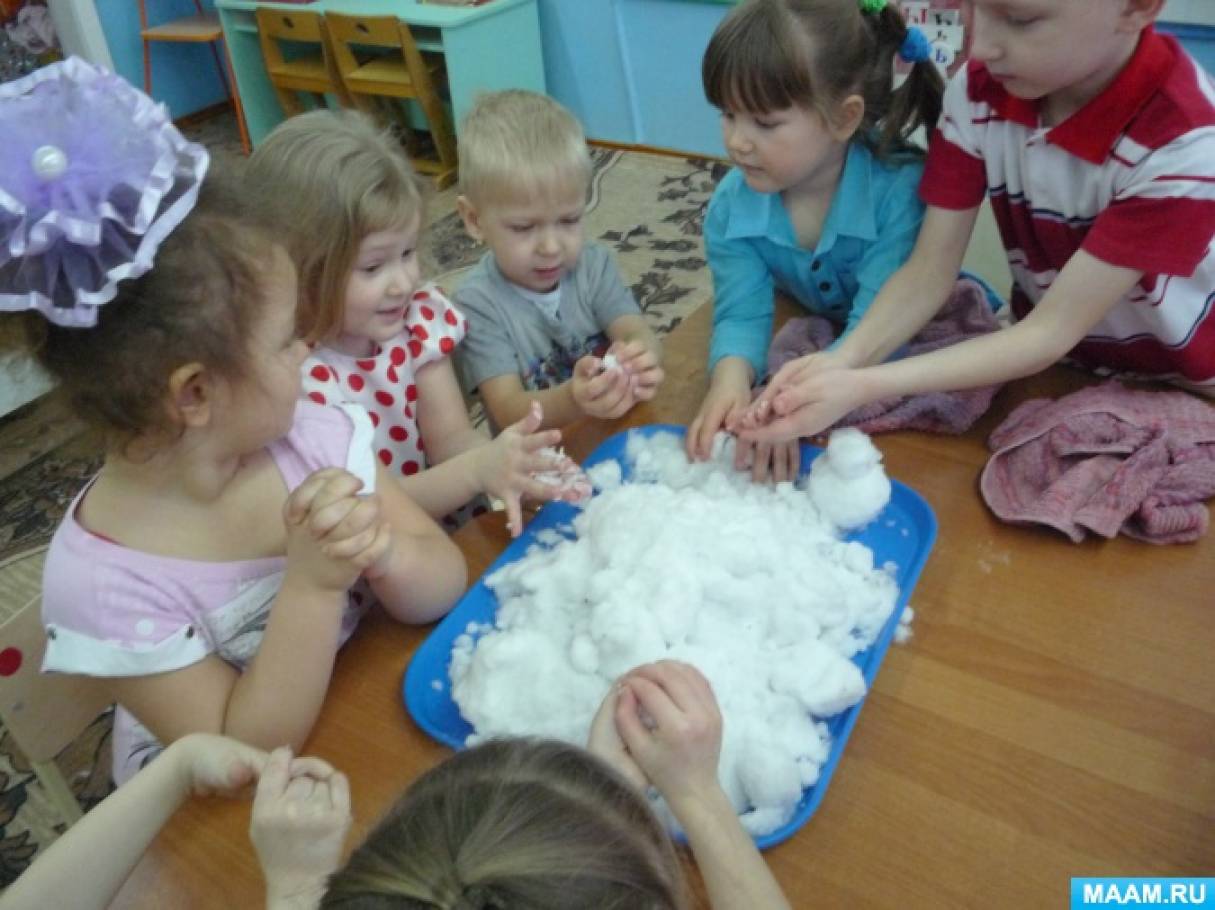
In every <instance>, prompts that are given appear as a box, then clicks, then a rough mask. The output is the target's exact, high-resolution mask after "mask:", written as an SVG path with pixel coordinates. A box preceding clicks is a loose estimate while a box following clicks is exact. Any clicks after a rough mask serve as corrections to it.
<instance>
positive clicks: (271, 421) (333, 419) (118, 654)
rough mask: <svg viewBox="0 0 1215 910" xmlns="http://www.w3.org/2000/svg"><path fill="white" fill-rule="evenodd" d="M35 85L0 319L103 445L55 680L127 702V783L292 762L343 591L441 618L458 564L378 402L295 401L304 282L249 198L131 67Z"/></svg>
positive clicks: (10, 225) (25, 120)
mask: <svg viewBox="0 0 1215 910" xmlns="http://www.w3.org/2000/svg"><path fill="white" fill-rule="evenodd" d="M30 78H31V79H34V78H38V79H40V80H41V81H40V82H39V83H38V85H37V86H36V89H37V90H36V91H31V92H30V93H29V95H19V96H18V97H16V98H13V97H11V96H6V95H5V94H4V92H3V91H0V133H2V134H3V135H4V136H5V145H6V146H7V148H6V150H5V151H6V153H7V152H10V151H12V152H14V154H16V152H17V151H20V152H21V153H22V155H21V163H22V166H28V164H27V163H29V162H32V164H33V167H34V168H35V169H38V168H40V169H41V170H40V171H39V170H35V173H36V174H37V183H35V182H34V181H25V182H23V178H22V171H21V170H20V169H18V168H17V167H13V168H11V169H10V168H9V167H8V166H5V167H4V168H0V190H3V192H0V204H2V203H3V197H5V196H6V195H7V196H9V197H16V198H17V199H18V200H19V201H20V202H21V205H22V207H23V212H22V215H21V217H20V218H5V217H0V309H3V310H10V311H17V312H16V315H13V314H12V313H3V314H0V316H2V317H3V318H2V319H0V329H6V328H13V329H17V330H19V331H18V332H15V333H13V337H14V339H16V338H22V339H24V341H25V342H26V343H28V344H29V346H30V347H31V348H32V349H33V351H34V353H35V354H36V356H37V357H38V359H39V361H40V362H41V363H42V364H43V366H45V367H46V368H47V370H48V371H49V372H50V373H51V374H52V375H53V376H54V377H55V378H56V379H57V380H58V382H59V385H60V388H61V389H62V390H63V392H64V393H65V394H66V395H67V396H68V397H69V399H70V400H71V401H72V403H73V405H74V407H75V410H76V411H77V412H78V414H79V416H80V417H81V418H82V419H84V420H85V421H87V422H88V423H90V424H91V425H92V426H93V427H95V428H96V430H97V431H98V436H99V437H100V438H102V439H104V441H105V443H106V452H105V459H104V462H103V463H102V466H101V469H100V470H99V471H98V473H97V474H96V476H95V477H93V478H92V479H91V480H90V481H89V483H88V485H87V486H86V487H85V489H84V490H83V491H81V493H80V494H79V495H77V496H76V498H75V499H74V500H73V501H72V503H71V504H70V505H69V507H68V509H67V512H66V514H65V516H64V518H63V520H62V522H61V523H60V525H59V527H58V528H57V530H56V532H55V535H54V538H53V539H52V541H51V545H50V548H49V550H48V553H47V558H46V569H45V575H44V578H43V598H42V621H43V624H44V626H45V629H46V636H47V648H46V657H45V661H44V663H43V669H44V670H48V671H55V672H62V673H72V674H78V675H80V676H82V677H88V678H90V679H91V680H92V684H93V685H95V686H96V687H97V688H98V689H99V690H100V691H102V692H103V693H105V694H106V695H107V696H109V697H111V698H112V699H113V700H115V701H116V702H118V704H119V705H120V708H119V711H118V713H117V714H116V716H115V726H114V737H113V746H114V777H115V779H116V780H117V781H118V782H119V783H122V782H123V781H125V780H126V779H127V778H129V777H130V776H131V775H133V774H134V773H135V772H136V771H138V770H139V769H140V768H141V767H143V766H144V765H145V764H146V763H147V761H148V760H149V759H151V758H152V757H153V756H155V755H156V754H158V753H159V752H160V751H161V743H169V742H172V741H175V740H177V739H179V738H181V737H183V736H185V735H186V734H188V733H192V732H208V733H223V734H227V735H230V736H233V737H235V738H237V739H240V740H243V741H245V742H247V743H249V744H251V745H254V746H258V747H262V748H267V749H269V748H274V747H276V746H280V745H284V744H286V745H290V746H292V747H293V748H298V747H299V746H300V745H301V744H302V743H303V741H304V740H305V739H306V738H307V736H308V734H309V733H310V731H311V730H312V726H313V724H314V723H315V721H316V718H317V716H318V714H319V712H320V708H321V704H322V702H323V700H324V698H325V693H326V691H327V690H328V687H329V680H330V675H331V673H332V670H333V663H334V657H335V654H336V651H337V649H338V647H339V646H340V645H341V644H342V643H343V642H344V641H346V639H347V638H348V637H349V636H350V635H351V633H352V632H353V631H354V628H355V626H356V624H357V623H358V621H359V618H360V616H361V615H362V609H361V608H360V606H359V604H358V603H356V602H355V601H354V599H353V597H352V596H351V594H350V593H349V589H350V588H351V587H352V586H353V585H354V584H355V583H356V582H360V581H363V582H367V583H369V584H370V586H371V588H372V589H373V591H374V593H375V595H376V596H377V598H378V599H379V601H380V602H381V603H382V604H383V606H384V608H385V610H386V611H387V612H388V613H389V614H390V615H392V616H393V617H395V618H397V619H399V620H401V621H404V622H431V621H433V620H435V619H437V618H438V617H440V616H442V615H443V614H444V613H446V612H447V610H448V609H450V607H451V606H452V604H453V603H454V602H455V600H456V598H457V597H459V595H460V594H461V593H462V591H463V589H464V585H465V581H466V568H465V565H464V560H463V557H462V556H461V554H460V552H459V550H458V549H457V548H456V547H455V546H454V545H453V544H452V542H451V540H450V538H449V537H448V536H447V535H446V534H445V533H443V531H442V529H441V528H440V527H439V526H438V525H437V524H435V522H434V521H433V520H432V519H431V518H430V517H428V516H427V515H426V514H425V513H424V512H423V511H422V510H421V509H420V508H419V507H418V506H417V505H415V504H414V503H413V502H411V501H410V500H409V498H408V496H407V495H406V494H405V493H404V491H402V490H401V489H400V487H399V486H398V485H397V484H396V483H395V481H394V480H392V479H390V478H389V476H388V474H387V472H386V470H385V469H384V467H383V466H382V465H380V464H379V462H377V461H376V459H375V455H374V450H373V449H372V426H371V421H370V419H369V418H368V416H367V413H366V411H364V410H363V409H361V408H359V407H357V406H353V405H347V406H344V407H342V408H338V407H323V406H321V405H318V404H315V403H314V402H311V401H306V400H301V398H300V367H301V365H302V363H303V361H304V358H305V357H306V356H307V354H308V349H307V347H306V346H305V345H304V344H303V343H302V342H301V341H300V340H299V337H298V335H297V333H296V324H295V323H296V312H295V311H296V298H297V294H296V278H295V269H294V267H293V265H292V263H291V259H290V257H289V256H288V254H287V252H286V250H285V249H284V248H283V247H282V246H280V245H279V244H278V243H277V242H276V238H275V236H274V234H273V233H272V232H271V231H270V229H269V228H268V227H264V226H260V225H259V224H258V223H257V221H256V220H255V218H254V216H253V213H252V210H251V209H250V207H249V205H248V203H247V202H246V201H245V196H246V195H247V194H246V192H245V190H246V188H245V187H244V186H241V185H238V184H234V183H233V182H232V180H231V178H225V177H224V175H223V174H219V173H208V168H209V158H208V155H207V152H206V150H205V149H204V148H203V147H202V146H200V145H197V144H194V143H190V142H187V141H186V140H185V139H184V138H183V137H182V136H181V134H180V133H179V132H177V130H176V129H175V128H174V127H173V126H172V124H171V123H170V122H169V121H168V119H167V116H166V114H165V113H164V111H163V109H162V108H159V107H158V106H157V105H155V104H154V103H153V102H152V101H151V100H150V99H148V98H147V97H146V96H144V95H143V94H141V93H139V92H137V91H136V90H135V89H134V88H132V87H131V86H129V85H127V84H126V83H124V82H123V81H122V80H121V79H120V78H119V77H117V76H114V75H113V74H110V73H108V72H105V71H102V70H99V69H95V68H93V67H91V66H89V65H88V64H84V63H82V62H81V61H79V60H75V59H73V60H68V61H65V62H64V63H63V64H56V65H54V67H51V68H48V69H47V70H45V71H40V75H39V74H36V77H30ZM5 90H6V91H7V90H8V89H7V87H6V89H5ZM17 90H18V91H20V84H18V88H17ZM14 109H16V113H17V114H23V113H24V112H28V113H29V114H31V115H32V116H21V117H20V118H19V125H18V126H17V127H15V128H14V127H13V125H12V124H11V122H6V118H9V117H12V116H13V114H14ZM98 133H101V134H102V136H103V137H104V136H109V137H110V138H111V139H112V140H113V141H103V142H100V144H99V145H98V147H97V149H96V151H95V152H93V151H90V148H89V143H90V141H98V137H97V134H98ZM10 142H11V143H12V145H9V143H10ZM56 142H59V143H61V144H62V147H60V146H57V145H55V144H54V143H56ZM7 160H8V161H10V162H12V161H14V160H16V159H13V158H10V159H7ZM99 163H100V164H101V165H103V166H99ZM204 175H206V176H205V184H204V183H203V180H204ZM200 186H201V192H200ZM57 206H59V207H58V208H57ZM69 210H70V215H71V218H72V219H73V221H74V225H75V229H74V230H73V231H72V232H71V234H70V235H69V234H67V233H57V232H56V231H55V225H56V224H60V223H63V221H64V219H63V217H62V216H63V214H64V212H65V211H69ZM3 214H5V212H4V211H3V210H0V215H3ZM85 222H89V223H91V224H92V225H93V227H94V228H95V229H94V230H89V231H86V230H83V229H81V225H82V224H83V223H85ZM16 248H21V249H23V251H24V252H23V254H22V255H21V256H20V257H18V258H15V259H13V258H9V251H11V250H13V249H16ZM98 265H100V268H97V266H98ZM135 718H138V721H136V720H135Z"/></svg>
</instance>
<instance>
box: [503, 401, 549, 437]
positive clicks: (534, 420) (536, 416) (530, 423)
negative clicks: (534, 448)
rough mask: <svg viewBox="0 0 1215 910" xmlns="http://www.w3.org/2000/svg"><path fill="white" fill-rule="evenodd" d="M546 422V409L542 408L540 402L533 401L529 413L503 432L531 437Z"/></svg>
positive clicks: (529, 406)
mask: <svg viewBox="0 0 1215 910" xmlns="http://www.w3.org/2000/svg"><path fill="white" fill-rule="evenodd" d="M543 422H544V409H543V408H542V407H541V406H540V402H538V401H536V400H535V399H532V402H531V404H529V405H528V408H527V413H526V414H524V415H523V417H522V418H521V419H520V420H516V421H515V422H514V423H512V424H511V425H510V426H509V427H507V428H506V429H505V430H503V431H502V432H503V433H510V432H515V433H518V434H519V435H521V436H530V435H531V434H532V433H535V432H536V430H537V429H539V427H540V424H542V423H543Z"/></svg>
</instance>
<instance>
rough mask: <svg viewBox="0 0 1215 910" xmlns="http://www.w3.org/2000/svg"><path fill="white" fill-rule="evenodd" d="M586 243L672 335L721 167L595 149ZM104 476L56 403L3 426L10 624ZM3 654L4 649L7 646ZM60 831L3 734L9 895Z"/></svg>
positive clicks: (230, 146)
mask: <svg viewBox="0 0 1215 910" xmlns="http://www.w3.org/2000/svg"><path fill="white" fill-rule="evenodd" d="M187 132H188V133H190V134H191V135H192V136H193V137H194V138H197V139H198V140H199V141H201V142H204V143H205V144H207V145H208V146H209V147H212V148H223V149H227V150H235V151H239V145H238V144H237V141H236V132H235V129H234V125H233V122H232V121H231V119H230V118H228V117H219V118H214V119H212V120H208V121H206V122H204V123H202V124H198V125H197V126H195V127H191V128H188V129H187ZM593 158H594V164H595V173H594V184H593V195H592V200H591V204H590V207H589V209H588V212H587V226H588V233H589V235H590V236H591V237H593V238H596V239H598V240H600V241H602V242H603V243H605V244H608V245H609V246H610V247H612V248H613V249H614V250H615V252H616V256H617V260H618V262H619V264H620V268H621V271H622V272H623V274H624V276H625V281H626V283H627V284H629V285H630V286H631V288H632V290H633V293H634V295H635V296H636V298H637V301H638V303H639V304H640V305H641V307H642V309H643V310H644V311H645V314H646V317H647V318H648V319H649V321H650V324H651V325H652V326H653V327H654V329H655V330H656V331H658V332H660V333H663V334H665V333H666V332H669V331H670V330H671V329H672V328H674V327H675V326H676V325H678V324H679V322H680V321H681V320H682V319H684V318H685V317H686V316H688V315H689V314H690V313H691V312H693V311H694V310H695V309H696V308H697V307H699V306H700V305H701V304H702V303H704V302H705V301H707V300H708V299H709V296H710V289H711V285H710V279H709V275H708V271H707V269H706V268H705V260H704V249H703V245H702V242H701V225H702V219H703V216H704V210H705V206H706V204H707V203H708V199H709V196H710V195H711V194H712V191H713V187H714V186H715V185H716V183H717V181H718V180H720V179H721V177H722V176H724V174H725V171H726V168H725V166H724V165H722V164H720V163H718V162H712V161H705V160H703V159H683V158H674V157H668V156H659V155H647V154H641V153H637V152H622V151H617V150H607V149H595V150H594V151H593ZM455 196H456V192H455V190H454V189H448V190H446V191H444V192H442V193H437V194H436V195H435V196H434V197H433V198H432V199H431V201H430V205H429V212H428V216H429V223H428V229H427V230H426V232H425V234H424V236H423V239H422V263H423V274H424V275H426V276H427V277H429V278H432V279H434V280H436V281H437V282H438V283H439V284H441V285H443V286H444V287H446V288H447V289H448V290H450V289H452V288H453V287H455V285H456V284H458V283H459V280H460V277H461V276H462V274H463V273H464V271H465V270H467V269H468V268H469V267H470V266H472V265H473V264H474V263H475V262H476V261H477V260H478V259H479V258H480V256H481V254H482V253H483V248H482V247H480V246H478V245H477V244H475V243H473V242H472V241H471V240H470V239H469V238H468V236H467V235H466V234H465V233H464V230H463V227H462V226H461V224H460V219H459V216H458V215H457V214H456V212H455ZM99 464H100V446H99V444H98V440H97V437H96V436H95V434H93V433H90V432H87V431H85V430H84V428H83V426H82V425H81V424H80V423H79V422H78V421H77V420H76V419H75V418H73V417H72V416H71V415H70V413H69V412H68V409H67V407H66V404H65V403H64V401H63V400H62V396H59V395H57V394H55V393H51V394H49V395H47V396H45V397H44V398H42V399H41V400H39V401H37V402H35V403H33V404H31V405H28V406H26V407H25V408H22V409H21V410H19V411H17V412H15V413H14V414H11V415H9V416H7V417H5V418H2V419H0V620H2V619H3V617H5V616H8V615H11V614H12V613H13V612H14V611H15V610H18V609H20V608H21V607H22V606H23V605H25V604H27V603H29V601H30V600H31V599H32V598H33V597H35V596H36V595H37V593H38V585H39V579H40V575H41V553H40V552H38V551H39V550H40V549H41V548H42V547H43V546H45V544H46V542H47V541H48V540H49V539H50V536H51V533H52V532H53V531H54V528H55V525H56V524H57V523H58V521H59V520H60V518H61V517H62V515H63V511H64V509H65V508H66V506H67V504H68V503H69V502H70V501H71V498H72V497H73V496H74V495H75V494H76V492H77V491H78V490H79V489H80V488H81V486H82V485H83V484H84V482H85V480H87V478H88V477H89V476H91V475H92V473H93V472H95V471H96V470H97V467H98V465H99ZM0 647H2V643H0ZM109 729H110V724H109V715H108V714H106V715H103V716H102V717H99V718H98V719H97V721H95V722H94V723H93V724H92V725H91V726H90V728H89V729H88V730H87V731H86V732H85V733H84V735H83V736H81V737H80V738H79V739H78V740H77V741H76V742H75V743H74V744H73V745H72V746H70V747H69V748H68V749H67V750H65V752H64V753H63V754H62V755H61V756H60V757H59V765H60V767H61V769H62V770H63V772H64V774H65V776H66V777H67V779H68V781H69V783H70V784H71V785H72V787H73V790H74V791H75V792H76V794H77V796H78V797H79V798H80V800H81V803H82V804H83V805H85V806H86V807H88V806H91V805H92V804H94V803H95V802H96V801H97V800H99V799H101V798H102V797H103V796H104V795H105V794H106V793H107V792H108V787H109ZM61 830H62V824H61V821H60V819H59V818H58V816H57V814H56V812H55V810H54V809H53V808H52V807H51V806H50V805H49V803H48V802H47V799H46V797H45V795H44V794H43V792H42V789H41V787H40V785H39V784H38V782H37V780H36V779H35V777H34V775H33V772H32V771H31V769H30V767H29V764H28V762H27V761H26V759H25V757H24V755H23V754H22V753H21V750H20V748H19V747H18V746H17V745H16V744H15V743H14V742H13V741H12V737H11V736H10V735H9V733H8V732H7V731H5V730H3V727H0V886H3V885H7V884H8V883H9V882H11V881H12V880H13V879H14V878H16V877H17V875H19V874H20V873H21V871H22V870H24V869H25V868H26V867H27V866H28V865H29V863H30V861H31V860H32V859H33V857H34V856H35V855H36V854H37V851H38V850H39V849H41V848H42V847H44V846H45V845H46V844H48V843H50V842H51V841H52V840H53V839H54V838H55V836H56V835H57V834H58V833H59V832H60V831H61Z"/></svg>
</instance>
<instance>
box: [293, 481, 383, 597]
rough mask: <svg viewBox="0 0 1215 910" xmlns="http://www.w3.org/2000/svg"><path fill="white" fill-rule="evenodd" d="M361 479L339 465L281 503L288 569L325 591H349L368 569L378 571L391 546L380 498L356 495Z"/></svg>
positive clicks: (304, 484)
mask: <svg viewBox="0 0 1215 910" xmlns="http://www.w3.org/2000/svg"><path fill="white" fill-rule="evenodd" d="M362 486H363V482H362V481H361V480H359V479H358V478H357V477H355V476H354V475H353V474H350V473H348V472H347V471H343V470H342V469H340V468H325V469H324V470H321V471H316V472H314V473H313V474H311V475H310V476H309V477H307V478H306V479H305V480H304V482H303V483H301V484H300V485H299V486H298V487H296V488H295V490H293V491H292V493H291V495H290V496H288V497H287V502H286V504H285V505H284V506H283V521H284V522H285V523H286V525H287V564H288V568H289V569H290V570H291V571H293V572H297V573H301V574H304V575H305V576H306V577H307V578H308V579H309V580H310V581H311V582H312V584H314V585H315V586H316V587H318V588H320V589H322V590H325V591H345V590H346V589H347V588H349V587H350V586H351V585H352V584H354V582H355V581H356V580H357V579H358V577H359V576H360V575H361V574H362V573H363V572H364V571H365V570H366V571H367V572H368V575H369V577H371V576H373V575H375V573H376V571H377V570H378V569H379V568H380V564H381V563H382V562H383V561H384V560H385V559H387V558H388V557H389V555H390V551H391V549H392V531H391V528H390V526H389V524H388V522H387V521H385V520H384V519H383V518H381V516H380V502H379V498H378V497H377V496H375V495H374V494H372V495H371V496H357V495H356V494H357V493H358V491H359V490H360V489H361V488H362Z"/></svg>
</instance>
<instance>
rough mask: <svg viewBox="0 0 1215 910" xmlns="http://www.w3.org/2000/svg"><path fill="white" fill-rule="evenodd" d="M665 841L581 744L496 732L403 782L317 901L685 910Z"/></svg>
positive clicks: (481, 908)
mask: <svg viewBox="0 0 1215 910" xmlns="http://www.w3.org/2000/svg"><path fill="white" fill-rule="evenodd" d="M688 903H689V902H688V899H687V895H686V891H685V886H684V880H683V875H682V871H681V868H680V865H679V860H678V858H677V857H676V854H675V850H674V848H673V846H672V845H671V841H670V839H669V838H668V837H667V834H666V832H665V831H664V830H663V827H662V825H661V824H660V823H659V821H658V819H657V818H656V817H655V816H654V814H653V812H651V811H650V808H649V806H648V805H647V804H646V802H645V800H644V799H643V798H642V797H641V795H640V794H639V793H637V791H636V790H634V789H633V787H632V786H630V785H629V783H628V782H627V781H625V780H624V779H623V778H621V777H620V776H619V775H618V774H616V773H615V772H614V771H613V770H612V769H611V768H609V767H608V766H607V765H605V764H603V763H602V762H601V761H599V760H598V759H597V758H595V757H594V756H593V755H591V754H590V753H589V752H587V751H586V750H585V749H579V748H576V747H574V746H570V745H567V744H565V743H559V742H555V741H552V740H536V739H502V740H494V741H491V742H488V743H485V744H483V745H480V746H477V747H475V748H473V749H469V750H467V751H465V752H460V753H458V754H456V755H455V756H453V757H452V758H450V759H448V760H447V761H445V762H443V764H441V765H439V766H438V767H437V768H433V769H432V770H430V771H428V772H427V773H426V774H424V775H422V776H421V777H420V778H418V780H417V781H416V782H415V783H414V784H413V785H412V786H411V787H410V788H409V789H408V790H407V791H406V792H405V795H404V796H403V797H402V798H401V799H400V801H398V802H397V804H396V805H395V806H394V807H393V809H392V810H391V811H390V812H389V814H388V816H387V817H386V818H385V819H384V820H383V821H381V822H380V824H379V825H378V826H377V827H376V829H375V830H374V831H372V833H371V834H370V835H369V836H368V838H367V840H366V841H365V842H364V843H363V844H362V845H361V846H360V847H358V848H357V849H356V850H355V851H354V853H353V854H352V855H351V857H350V860H349V862H348V863H347V864H346V867H345V868H344V869H342V870H341V871H339V872H338V873H337V874H336V875H334V876H333V877H332V878H331V879H330V881H329V888H328V891H327V893H326V895H325V898H324V900H323V901H322V904H321V906H322V907H343V908H347V910H350V908H361V910H372V908H390V907H391V908H409V910H420V908H443V910H457V908H458V910H490V908H492V910H515V908H528V910H549V908H551V910H559V908H568V907H595V908H597V910H625V908H637V907H646V908H651V910H683V908H685V907H687V906H688Z"/></svg>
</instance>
